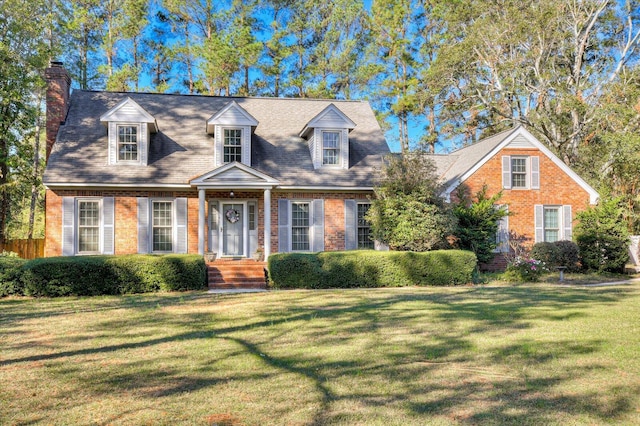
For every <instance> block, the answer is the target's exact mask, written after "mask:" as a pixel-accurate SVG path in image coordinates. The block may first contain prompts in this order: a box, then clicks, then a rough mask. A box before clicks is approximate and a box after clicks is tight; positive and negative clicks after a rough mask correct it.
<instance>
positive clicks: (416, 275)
mask: <svg viewBox="0 0 640 426" xmlns="http://www.w3.org/2000/svg"><path fill="white" fill-rule="evenodd" d="M268 264H269V282H270V285H271V286H272V287H274V288H357V287H364V288H367V287H403V286H410V285H455V284H466V283H469V282H471V281H472V277H473V271H474V269H475V267H476V265H477V259H476V256H475V255H474V254H473V253H471V252H468V251H462V250H438V251H431V252H424V253H416V252H395V251H391V252H380V251H373V250H358V251H355V250H354V251H347V252H322V253H280V254H275V255H272V256H270V257H269V260H268Z"/></svg>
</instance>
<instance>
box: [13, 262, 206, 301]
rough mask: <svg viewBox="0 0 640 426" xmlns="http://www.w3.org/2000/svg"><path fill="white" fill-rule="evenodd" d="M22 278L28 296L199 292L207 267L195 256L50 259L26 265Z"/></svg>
mask: <svg viewBox="0 0 640 426" xmlns="http://www.w3.org/2000/svg"><path fill="white" fill-rule="evenodd" d="M21 279H22V283H23V286H24V294H25V295H27V296H44V297H55V296H97V295H104V294H129V293H146V292H155V291H179V290H199V289H202V288H204V287H205V286H206V266H205V263H204V259H203V258H202V256H198V255H165V256H154V255H126V256H77V257H50V258H42V259H35V260H32V261H29V262H27V263H26V264H25V265H24V267H23V273H22V277H21Z"/></svg>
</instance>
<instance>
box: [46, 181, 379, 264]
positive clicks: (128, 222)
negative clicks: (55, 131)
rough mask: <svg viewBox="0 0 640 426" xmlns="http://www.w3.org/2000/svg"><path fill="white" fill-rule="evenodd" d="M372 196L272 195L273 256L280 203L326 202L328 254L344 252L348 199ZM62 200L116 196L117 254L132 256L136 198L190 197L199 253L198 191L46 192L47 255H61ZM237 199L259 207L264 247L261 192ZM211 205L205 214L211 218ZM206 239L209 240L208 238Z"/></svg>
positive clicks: (191, 229)
mask: <svg viewBox="0 0 640 426" xmlns="http://www.w3.org/2000/svg"><path fill="white" fill-rule="evenodd" d="M370 195H371V194H370V193H364V192H354V193H335V192H326V193H325V192H273V193H272V196H271V253H275V252H277V251H278V200H279V199H300V200H314V199H323V200H325V211H324V213H325V214H324V230H325V232H324V246H325V250H327V251H335V250H344V249H345V216H344V214H345V205H344V200H346V199H358V200H366V199H367V197H368V196H370ZM206 196H207V200H214V199H220V200H225V201H228V200H230V198H229V192H228V191H224V192H223V191H207V193H206ZM63 197H114V201H115V223H114V229H115V254H133V253H136V252H137V251H138V207H137V197H149V198H176V197H186V198H187V244H188V252H189V253H198V209H199V202H198V193H197V191H195V190H193V191H131V190H103V191H96V190H90V191H88V190H86V191H78V190H58V191H53V190H50V189H49V190H47V193H46V217H47V223H46V231H45V232H46V243H45V256H47V257H48V256H61V255H62V198H63ZM234 200H255V201H257V206H258V245H259V246H263V245H264V194H263V192H262V191H259V192H237V191H236V192H235V194H234ZM208 210H209V209H208V205H207V209H206V212H205V214H206V215H207V216H208ZM208 224H209V218H208V217H206V219H205V236H206V235H208V232H209V229H208ZM205 238H206V237H205Z"/></svg>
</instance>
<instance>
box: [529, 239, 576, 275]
mask: <svg viewBox="0 0 640 426" xmlns="http://www.w3.org/2000/svg"><path fill="white" fill-rule="evenodd" d="M579 254H580V250H579V249H578V245H577V244H576V243H574V242H572V241H556V242H553V243H547V242H544V243H542V242H541V243H536V244H535V245H534V246H533V248H532V249H531V257H532V258H534V259H538V260H541V261H542V262H544V264H545V265H546V267H547V268H549V269H551V270H552V269H554V268H556V267H558V266H566V267H567V271H568V272H576V271H578V270H579V269H580V264H579V263H580V256H579Z"/></svg>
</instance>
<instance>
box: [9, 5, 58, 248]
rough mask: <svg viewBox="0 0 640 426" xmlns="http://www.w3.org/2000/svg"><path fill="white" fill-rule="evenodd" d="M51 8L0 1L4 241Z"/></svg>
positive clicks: (39, 82)
mask: <svg viewBox="0 0 640 426" xmlns="http://www.w3.org/2000/svg"><path fill="white" fill-rule="evenodd" d="M49 12H50V10H49V5H48V4H47V3H46V2H41V1H33V2H22V1H19V0H18V1H16V0H6V1H4V2H3V3H0V242H3V241H4V240H5V239H6V235H7V234H6V232H7V225H8V220H9V219H10V217H11V204H12V203H11V186H12V185H13V183H14V182H15V181H14V180H13V179H12V176H11V174H12V173H13V169H12V164H13V163H14V161H15V160H19V159H20V157H19V156H17V153H18V152H19V150H20V147H21V145H23V144H24V143H25V140H24V135H25V134H28V133H29V130H30V129H33V126H34V123H35V117H36V116H37V111H38V107H39V105H38V104H37V103H35V102H34V98H33V94H34V93H36V92H37V91H38V90H39V89H41V88H42V78H41V75H40V72H41V70H43V69H44V67H45V64H46V63H47V61H48V60H49V57H50V56H51V52H50V50H49V49H50V47H51V46H50V44H49V43H47V40H49V39H50V38H51V34H47V30H49V29H50V25H49V24H50V21H49V18H50V14H49Z"/></svg>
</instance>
